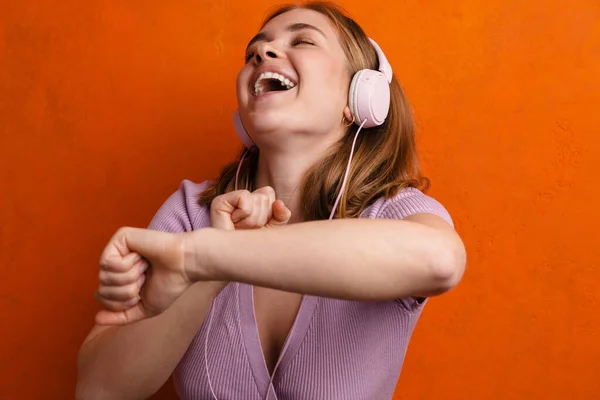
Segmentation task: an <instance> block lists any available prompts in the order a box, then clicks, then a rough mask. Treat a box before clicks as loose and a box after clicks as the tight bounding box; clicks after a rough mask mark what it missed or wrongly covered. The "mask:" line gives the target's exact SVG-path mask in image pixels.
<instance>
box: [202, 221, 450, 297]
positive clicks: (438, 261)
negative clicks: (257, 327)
mask: <svg viewBox="0 0 600 400" xmlns="http://www.w3.org/2000/svg"><path fill="white" fill-rule="evenodd" d="M193 235H194V236H193V239H192V240H191V241H192V243H194V245H195V246H196V249H195V251H194V254H196V255H197V257H198V259H197V262H196V264H197V265H198V268H201V267H200V266H201V265H204V266H205V267H204V268H206V270H207V271H209V273H210V274H213V275H214V279H219V280H228V281H239V282H245V283H250V284H253V285H257V286H265V287H271V288H275V289H280V290H285V291H291V292H298V293H304V294H312V295H319V296H326V297H335V298H343V299H355V300H387V299H393V298H400V297H404V296H410V295H419V294H427V293H431V294H434V293H436V292H438V291H443V290H444V289H445V287H446V286H448V285H452V284H453V282H452V280H453V279H454V277H453V276H449V275H451V273H452V265H451V264H453V263H456V262H457V261H456V260H454V259H453V258H454V257H455V254H453V252H454V249H455V248H457V245H456V243H453V242H452V241H453V240H456V239H455V238H454V237H453V236H452V235H451V234H448V233H446V232H440V230H439V229H433V228H430V227H428V226H425V225H422V224H418V223H413V222H409V221H398V220H393V221H392V220H360V219H353V220H350V219H347V220H335V221H315V222H308V223H301V224H294V225H289V226H286V227H281V228H278V229H260V230H249V231H234V232H226V231H217V230H207V231H205V232H201V231H198V232H195V233H194V234H193ZM193 275H194V274H193V272H192V279H201V277H199V276H197V277H196V278H194V276H193Z"/></svg>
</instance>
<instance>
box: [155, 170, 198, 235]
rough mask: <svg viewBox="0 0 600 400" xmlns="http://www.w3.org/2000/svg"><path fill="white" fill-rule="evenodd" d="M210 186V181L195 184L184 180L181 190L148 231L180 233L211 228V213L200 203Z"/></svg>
mask: <svg viewBox="0 0 600 400" xmlns="http://www.w3.org/2000/svg"><path fill="white" fill-rule="evenodd" d="M209 185H210V182H209V181H205V182H202V183H194V182H191V181H189V180H183V181H182V182H181V185H180V186H179V189H178V190H177V191H176V192H175V193H173V194H172V195H171V196H170V197H169V198H168V199H167V201H165V203H164V204H163V205H162V206H161V207H160V209H159V210H158V211H157V213H156V215H154V218H152V221H151V222H150V224H149V225H148V229H151V230H156V231H163V232H171V233H180V232H190V231H193V230H196V229H199V228H203V227H206V226H209V225H210V213H209V211H208V210H207V207H205V206H202V205H200V203H199V202H198V197H199V196H200V194H201V193H202V192H203V191H204V190H206V188H207V187H208V186H209Z"/></svg>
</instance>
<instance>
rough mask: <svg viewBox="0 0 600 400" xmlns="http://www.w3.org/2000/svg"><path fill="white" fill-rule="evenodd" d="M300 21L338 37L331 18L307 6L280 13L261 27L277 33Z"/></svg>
mask: <svg viewBox="0 0 600 400" xmlns="http://www.w3.org/2000/svg"><path fill="white" fill-rule="evenodd" d="M298 23H301V24H309V25H312V26H314V27H316V28H318V29H320V30H321V31H323V33H325V35H326V36H327V38H328V39H337V32H336V31H335V29H334V27H333V25H332V23H331V21H330V20H329V18H328V17H326V16H325V15H323V14H321V13H320V12H317V11H313V10H308V9H306V8H296V9H294V10H291V11H288V12H285V13H283V14H281V15H278V16H277V17H275V18H273V19H272V20H271V21H269V22H268V23H267V24H266V25H265V26H264V27H263V28H262V29H261V32H264V33H277V32H278V31H284V30H286V28H287V27H288V26H290V25H292V24H298Z"/></svg>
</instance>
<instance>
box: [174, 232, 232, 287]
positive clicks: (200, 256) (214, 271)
mask: <svg viewBox="0 0 600 400" xmlns="http://www.w3.org/2000/svg"><path fill="white" fill-rule="evenodd" d="M223 233H227V232H226V231H223V230H222V229H216V228H202V229H198V230H196V231H193V232H188V233H185V236H184V246H183V247H184V274H185V276H186V278H187V279H188V280H189V282H190V283H192V284H193V283H195V282H199V281H225V280H226V279H224V277H223V276H221V275H222V274H221V273H220V271H219V268H218V265H219V264H218V254H219V251H220V249H221V246H220V245H219V243H221V242H222V240H223V239H222V238H221V236H222V234H223Z"/></svg>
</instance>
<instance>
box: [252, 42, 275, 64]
mask: <svg viewBox="0 0 600 400" xmlns="http://www.w3.org/2000/svg"><path fill="white" fill-rule="evenodd" d="M276 58H281V53H279V51H278V50H277V49H275V47H273V46H272V45H271V44H270V43H267V42H262V43H261V44H259V45H258V47H257V48H256V53H255V54H254V62H255V63H256V64H260V63H262V62H264V61H266V60H270V59H276Z"/></svg>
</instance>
